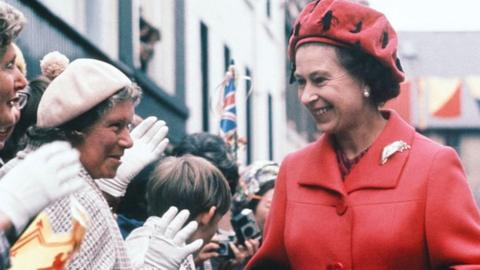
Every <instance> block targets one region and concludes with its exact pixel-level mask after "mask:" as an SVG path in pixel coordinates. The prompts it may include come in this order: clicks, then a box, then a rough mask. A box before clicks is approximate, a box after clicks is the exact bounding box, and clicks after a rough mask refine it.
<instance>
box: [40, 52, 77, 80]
mask: <svg viewBox="0 0 480 270" xmlns="http://www.w3.org/2000/svg"><path fill="white" fill-rule="evenodd" d="M69 63H70V60H69V59H68V58H67V57H66V56H65V55H63V54H61V53H60V52H58V51H53V52H50V53H48V54H46V55H45V56H44V57H43V58H42V60H40V69H41V70H42V74H43V75H45V76H47V77H48V78H49V79H50V80H53V79H55V78H56V77H57V76H58V75H59V74H60V73H62V72H63V71H64V70H65V69H66V68H67V66H68V64H69Z"/></svg>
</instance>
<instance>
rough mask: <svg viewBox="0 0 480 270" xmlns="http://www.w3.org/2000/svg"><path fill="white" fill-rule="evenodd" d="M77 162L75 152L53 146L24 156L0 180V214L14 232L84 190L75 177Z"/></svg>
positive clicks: (66, 146) (59, 144)
mask: <svg viewBox="0 0 480 270" xmlns="http://www.w3.org/2000/svg"><path fill="white" fill-rule="evenodd" d="M80 168H81V165H80V161H79V154H78V151H77V150H74V149H73V148H72V147H71V146H70V144H68V143H66V142H54V143H50V144H47V145H44V146H42V147H40V148H39V149H38V150H36V151H35V152H32V153H30V154H29V155H27V157H26V158H25V160H23V161H21V162H20V163H18V165H17V166H15V167H14V168H13V169H12V170H11V171H9V172H8V173H7V174H6V175H5V176H4V177H3V178H2V179H0V211H1V212H3V213H4V214H5V215H7V216H8V217H9V218H10V220H11V221H12V223H13V225H14V226H15V228H16V229H17V232H20V231H22V230H23V228H24V227H25V226H26V225H27V222H28V221H29V220H30V219H31V218H32V217H33V216H35V215H36V214H37V213H38V212H40V211H41V210H42V209H43V208H45V207H47V206H48V205H49V204H50V203H51V202H53V201H55V200H58V199H60V198H62V197H64V196H66V195H69V194H70V193H72V192H75V191H78V190H80V189H81V188H84V187H86V185H87V184H86V183H85V182H84V180H82V179H81V178H79V177H78V174H79V172H80Z"/></svg>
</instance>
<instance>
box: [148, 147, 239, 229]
mask: <svg viewBox="0 0 480 270" xmlns="http://www.w3.org/2000/svg"><path fill="white" fill-rule="evenodd" d="M230 203H231V194H230V188H229V186H228V183H227V180H226V179H225V177H224V176H223V174H222V173H221V172H220V171H219V170H218V169H217V168H216V167H215V166H214V165H213V164H211V163H210V162H209V161H207V160H206V159H204V158H201V157H196V156H192V155H184V156H181V157H167V158H165V159H164V160H162V161H161V163H160V164H159V165H158V166H157V167H156V168H155V170H154V171H153V173H152V175H151V177H150V179H149V182H148V184H147V209H148V212H149V215H156V216H161V215H162V214H163V213H164V212H165V211H166V210H167V209H168V208H169V207H170V206H176V207H177V208H179V209H188V210H189V211H190V219H191V220H192V219H195V218H196V217H197V216H198V215H199V214H200V213H205V212H208V211H209V209H210V208H211V207H212V206H215V207H216V209H217V212H216V213H217V214H218V215H220V216H223V215H224V214H225V213H226V212H227V211H228V210H229V209H230Z"/></svg>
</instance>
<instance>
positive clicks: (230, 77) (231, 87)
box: [220, 65, 237, 144]
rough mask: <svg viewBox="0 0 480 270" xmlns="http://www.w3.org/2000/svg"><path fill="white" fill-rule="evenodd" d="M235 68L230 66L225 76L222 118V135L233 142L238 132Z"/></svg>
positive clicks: (228, 141) (227, 140)
mask: <svg viewBox="0 0 480 270" xmlns="http://www.w3.org/2000/svg"><path fill="white" fill-rule="evenodd" d="M235 91H236V89H235V69H234V67H233V65H231V66H230V68H229V71H228V72H227V75H226V76H225V88H224V90H223V110H222V116H221V119H220V135H221V136H222V137H223V138H224V140H225V141H226V142H227V143H229V144H231V143H232V140H233V139H234V137H235V134H236V132H237V108H236V105H235Z"/></svg>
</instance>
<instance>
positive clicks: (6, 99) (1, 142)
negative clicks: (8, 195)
mask: <svg viewBox="0 0 480 270" xmlns="http://www.w3.org/2000/svg"><path fill="white" fill-rule="evenodd" d="M0 55H1V58H0V150H1V149H3V147H4V146H5V142H6V141H7V139H8V138H9V137H10V135H11V134H12V132H13V128H14V126H15V124H16V123H17V122H18V120H19V118H20V110H19V109H18V108H17V107H16V106H15V105H14V104H13V102H14V101H15V99H16V95H15V93H16V92H17V91H19V90H22V89H24V88H25V87H26V85H27V80H26V79H25V76H24V75H23V74H22V73H21V72H20V70H19V69H18V67H17V65H15V59H16V52H15V48H14V47H13V45H12V44H10V45H8V46H7V48H6V50H5V51H3V52H1V53H0Z"/></svg>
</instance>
